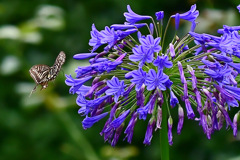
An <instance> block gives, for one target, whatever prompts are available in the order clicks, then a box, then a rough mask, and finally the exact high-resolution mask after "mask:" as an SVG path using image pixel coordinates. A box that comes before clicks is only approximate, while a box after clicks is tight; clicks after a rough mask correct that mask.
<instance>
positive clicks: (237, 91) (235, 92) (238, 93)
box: [224, 85, 240, 101]
mask: <svg viewBox="0 0 240 160" xmlns="http://www.w3.org/2000/svg"><path fill="white" fill-rule="evenodd" d="M224 88H225V90H226V91H227V92H228V93H230V94H231V95H232V96H233V97H234V98H236V99H237V100H239V101H240V88H237V87H232V86H228V85H225V86H224Z"/></svg>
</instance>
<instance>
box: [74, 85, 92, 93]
mask: <svg viewBox="0 0 240 160" xmlns="http://www.w3.org/2000/svg"><path fill="white" fill-rule="evenodd" d="M90 88H91V87H90V86H85V85H82V86H81V87H80V88H79V89H78V90H77V91H76V93H77V94H82V95H85V94H87V92H88V91H89V90H90Z"/></svg>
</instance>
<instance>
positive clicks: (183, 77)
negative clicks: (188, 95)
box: [178, 61, 187, 84]
mask: <svg viewBox="0 0 240 160" xmlns="http://www.w3.org/2000/svg"><path fill="white" fill-rule="evenodd" d="M178 70H179V73H180V79H181V82H182V83H183V84H184V83H186V82H187V81H186V78H185V76H184V72H183V67H182V63H181V62H180V61H178Z"/></svg>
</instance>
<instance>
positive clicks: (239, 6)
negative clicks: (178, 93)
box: [237, 4, 240, 13]
mask: <svg viewBox="0 0 240 160" xmlns="http://www.w3.org/2000/svg"><path fill="white" fill-rule="evenodd" d="M237 9H238V11H239V13H240V4H239V5H238V6H237Z"/></svg>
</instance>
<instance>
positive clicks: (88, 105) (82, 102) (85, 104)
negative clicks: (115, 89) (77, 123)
mask: <svg viewBox="0 0 240 160" xmlns="http://www.w3.org/2000/svg"><path fill="white" fill-rule="evenodd" d="M107 97H108V95H106V96H103V97H99V98H96V99H94V100H86V99H85V98H84V97H83V95H81V94H79V95H78V97H77V100H76V103H77V105H79V106H81V108H80V109H79V110H78V114H82V115H87V114H88V113H89V112H91V111H92V110H94V109H95V108H96V107H98V106H99V105H100V104H101V103H102V102H103V101H104V100H106V98H107Z"/></svg>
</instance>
